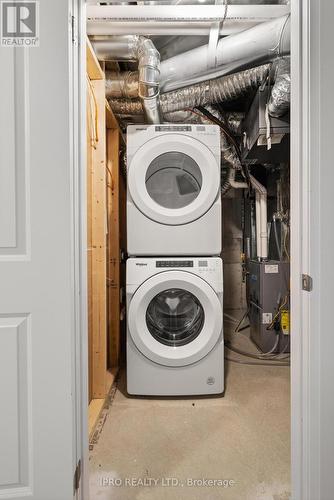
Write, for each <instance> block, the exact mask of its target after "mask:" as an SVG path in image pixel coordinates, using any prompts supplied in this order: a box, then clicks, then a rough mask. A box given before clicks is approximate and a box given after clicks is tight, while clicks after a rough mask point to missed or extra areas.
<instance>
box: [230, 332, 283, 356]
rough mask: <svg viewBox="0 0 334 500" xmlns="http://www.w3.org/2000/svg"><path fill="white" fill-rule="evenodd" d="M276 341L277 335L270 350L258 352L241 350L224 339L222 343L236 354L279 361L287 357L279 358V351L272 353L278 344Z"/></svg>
mask: <svg viewBox="0 0 334 500" xmlns="http://www.w3.org/2000/svg"><path fill="white" fill-rule="evenodd" d="M278 341H279V336H278V335H277V340H276V342H275V345H274V347H273V348H272V349H271V350H270V351H268V352H266V353H260V354H254V353H251V352H248V351H243V350H242V349H238V348H237V347H235V346H232V345H231V343H230V342H228V341H225V342H224V344H225V347H226V348H227V349H229V350H230V351H233V352H235V353H237V354H241V356H246V357H249V358H253V359H260V360H266V361H270V362H271V360H273V361H279V360H280V359H287V357H284V358H281V357H280V353H277V354H273V352H274V350H275V349H276V348H277V346H278Z"/></svg>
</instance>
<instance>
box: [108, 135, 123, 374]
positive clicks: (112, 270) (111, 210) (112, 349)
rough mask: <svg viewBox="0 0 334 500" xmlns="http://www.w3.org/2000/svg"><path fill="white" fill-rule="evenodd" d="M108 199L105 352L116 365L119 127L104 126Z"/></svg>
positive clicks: (118, 251)
mask: <svg viewBox="0 0 334 500" xmlns="http://www.w3.org/2000/svg"><path fill="white" fill-rule="evenodd" d="M107 166H108V168H107V177H108V182H107V203H108V244H107V261H108V263H107V273H108V275H107V283H108V311H109V315H108V341H109V342H108V355H109V363H110V365H111V366H118V363H119V354H120V265H121V248H120V198H119V191H120V187H119V184H120V174H119V131H118V129H107Z"/></svg>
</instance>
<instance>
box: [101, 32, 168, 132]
mask: <svg viewBox="0 0 334 500" xmlns="http://www.w3.org/2000/svg"><path fill="white" fill-rule="evenodd" d="M101 44H106V42H105V40H100V41H99V40H94V41H93V47H94V50H96V51H97V52H98V53H99V54H100V55H99V58H100V59H101V58H102V59H104V60H109V61H110V60H138V96H139V98H140V100H141V103H142V108H143V110H144V114H145V117H146V120H147V122H148V123H160V121H161V111H160V102H159V94H160V91H159V80H160V54H159V52H158V51H157V49H156V48H155V46H154V44H153V42H152V40H150V39H149V38H145V37H143V36H135V35H134V36H117V37H113V38H111V39H109V41H108V42H107V44H106V45H103V47H104V50H105V54H104V58H103V57H102V55H101V52H102V49H101ZM127 78H128V79H127V82H128V83H129V81H131V88H132V91H133V77H132V75H131V76H129V75H128V77H127ZM108 85H109V87H110V86H111V85H112V83H111V82H110V81H107V86H108ZM114 85H116V87H117V88H118V92H123V90H124V89H125V83H124V79H123V80H122V81H121V82H120V81H119V82H118V84H117V83H116V84H115V82H114ZM122 85H123V87H122ZM122 88H123V90H122ZM125 114H126V112H125Z"/></svg>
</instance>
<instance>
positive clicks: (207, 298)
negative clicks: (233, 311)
mask: <svg viewBox="0 0 334 500" xmlns="http://www.w3.org/2000/svg"><path fill="white" fill-rule="evenodd" d="M128 322H129V332H130V335H131V337H132V340H133V342H134V343H135V345H136V346H137V348H138V349H139V350H140V351H141V352H142V354H144V356H146V357H147V358H148V359H150V360H152V361H154V362H155V363H159V364H162V365H165V366H186V365H189V364H191V363H195V362H196V361H199V360H200V359H202V358H203V357H204V356H206V355H207V354H208V353H209V352H210V351H211V350H212V349H213V347H214V346H215V345H216V344H217V342H218V339H219V337H220V336H221V334H222V324H223V314H222V305H221V302H220V300H219V298H218V296H217V294H216V293H215V292H214V290H213V288H212V287H211V286H210V285H209V284H208V283H207V282H206V281H204V280H203V279H202V278H200V277H199V276H196V275H195V274H192V273H190V272H186V271H165V272H162V273H158V274H156V275H155V276H152V278H149V279H148V280H146V281H145V282H144V283H143V284H142V285H141V286H140V287H139V288H138V290H137V291H136V292H135V294H134V295H133V297H132V299H131V302H130V306H129V312H128Z"/></svg>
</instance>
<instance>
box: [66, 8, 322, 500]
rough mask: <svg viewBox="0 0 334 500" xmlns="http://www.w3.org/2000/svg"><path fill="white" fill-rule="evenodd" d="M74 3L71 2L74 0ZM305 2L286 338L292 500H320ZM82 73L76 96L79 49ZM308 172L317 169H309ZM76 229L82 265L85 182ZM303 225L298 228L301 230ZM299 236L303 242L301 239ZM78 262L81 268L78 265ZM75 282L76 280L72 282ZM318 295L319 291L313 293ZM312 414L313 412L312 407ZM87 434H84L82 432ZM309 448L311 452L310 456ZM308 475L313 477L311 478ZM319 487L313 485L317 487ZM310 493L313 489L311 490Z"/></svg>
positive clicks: (296, 31)
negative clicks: (308, 282) (314, 424)
mask: <svg viewBox="0 0 334 500" xmlns="http://www.w3.org/2000/svg"><path fill="white" fill-rule="evenodd" d="M74 1H75V0H74ZM78 2H79V4H80V14H79V16H80V33H79V38H80V40H81V44H82V46H84V43H83V41H84V40H85V36H86V22H85V16H86V10H85V4H86V2H85V0H78ZM313 9H318V10H319V9H320V6H319V3H318V2H316V6H315V5H313ZM309 12H310V0H296V1H294V2H291V47H292V50H291V59H292V64H291V79H292V109H291V111H292V112H291V116H292V122H291V163H292V164H293V168H291V201H292V205H291V220H292V224H293V225H294V231H293V232H292V237H291V262H292V264H291V317H292V330H293V334H292V336H291V351H292V353H291V359H292V362H291V390H292V393H291V394H292V396H291V426H292V432H291V438H292V443H291V444H292V446H291V449H292V451H291V459H292V469H291V476H292V500H319V499H320V497H319V495H318V498H317V499H316V497H314V496H313V498H311V496H310V492H311V481H312V484H313V485H314V484H316V485H319V481H320V470H319V468H316V470H312V471H311V470H310V466H309V465H310V459H311V441H310V427H309V425H310V424H309V420H310V414H311V412H312V409H311V405H310V402H311V385H310V373H309V369H310V366H309V356H310V355H311V353H310V350H309V340H310V319H309V315H310V295H309V294H308V292H305V291H302V289H301V275H302V274H305V273H306V274H310V273H309V269H310V250H309V249H310V237H309V234H308V226H309V223H310V214H309V206H310V198H309V191H308V183H309V181H308V179H309V175H310V152H309V150H308V147H309V143H308V130H309V96H310V85H309V71H310V35H311V20H310V14H309ZM80 57H81V69H80V72H81V73H80V75H81V76H80V78H81V81H79V87H80V88H81V96H82V95H83V88H84V86H85V74H84V71H85V69H83V68H84V66H85V53H84V51H83V50H81V56H80ZM84 116H85V101H84V100H83V99H81V104H80V111H79V117H78V118H80V123H81V124H82V128H81V130H80V132H79V134H80V160H79V161H80V167H81V170H84V169H85V148H84V145H85V130H84V122H85V120H83V119H82V117H84ZM313 168H319V165H314V166H313ZM79 189H80V226H81V228H82V231H81V236H80V244H81V249H80V251H76V259H77V261H78V262H80V258H82V259H83V260H82V263H83V262H84V258H85V249H86V241H85V239H84V236H83V235H84V234H85V227H86V226H85V224H86V221H85V187H84V181H83V180H81V184H80V187H79ZM301 227H302V230H301ZM302 237H303V244H302V240H301V238H302ZM82 263H81V264H82ZM80 272H81V282H82V283H85V279H86V278H85V266H84V265H83V264H82V265H81V271H80ZM76 279H78V277H77V278H76ZM318 293H319V292H318ZM84 307H85V290H84V288H83V289H82V295H81V314H82V318H81V337H80V339H81V350H80V353H79V356H80V360H81V388H80V386H79V389H80V390H81V402H82V420H83V422H86V421H87V413H88V407H86V406H85V400H86V380H87V373H88V364H87V358H86V352H85V343H86V339H85V334H86V331H87V328H86V326H87V325H86V326H85V320H84V317H85V313H84ZM313 411H318V409H317V408H316V409H315V410H314V409H313ZM86 434H87V433H86ZM82 446H83V456H84V462H83V464H84V468H83V476H84V481H83V483H84V491H82V492H81V495H80V497H79V498H81V499H83V500H88V499H89V494H88V468H87V465H88V440H87V435H85V432H84V429H83V432H82ZM313 452H314V450H312V453H313ZM319 456H320V455H319V450H318V455H317V456H314V455H313V460H312V461H313V463H315V462H316V460H317V458H318V457H319ZM311 472H312V474H311ZM317 488H318V491H319V487H316V489H317ZM312 491H313V492H314V486H312Z"/></svg>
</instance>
